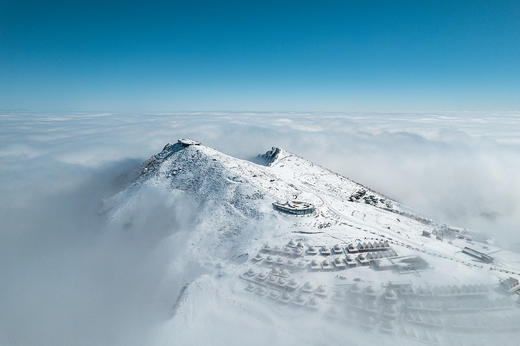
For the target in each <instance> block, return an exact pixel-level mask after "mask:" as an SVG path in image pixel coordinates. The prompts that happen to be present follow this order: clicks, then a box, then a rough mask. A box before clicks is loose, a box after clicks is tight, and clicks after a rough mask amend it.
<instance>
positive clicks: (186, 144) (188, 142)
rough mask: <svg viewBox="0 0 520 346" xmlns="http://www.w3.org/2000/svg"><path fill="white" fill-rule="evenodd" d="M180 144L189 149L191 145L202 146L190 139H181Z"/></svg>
mask: <svg viewBox="0 0 520 346" xmlns="http://www.w3.org/2000/svg"><path fill="white" fill-rule="evenodd" d="M178 143H179V144H181V145H182V146H183V147H189V146H190V145H200V142H197V141H194V140H192V139H188V138H181V139H179V140H178Z"/></svg>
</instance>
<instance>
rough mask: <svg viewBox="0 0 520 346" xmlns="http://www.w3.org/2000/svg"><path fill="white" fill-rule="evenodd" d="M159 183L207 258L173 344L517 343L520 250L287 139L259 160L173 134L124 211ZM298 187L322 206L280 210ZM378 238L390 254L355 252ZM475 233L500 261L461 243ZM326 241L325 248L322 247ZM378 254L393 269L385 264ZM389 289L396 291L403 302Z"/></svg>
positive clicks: (127, 196) (175, 323) (177, 311)
mask: <svg viewBox="0 0 520 346" xmlns="http://www.w3.org/2000/svg"><path fill="white" fill-rule="evenodd" d="M149 184H151V185H159V186H164V188H165V189H168V190H171V191H183V192H184V193H185V195H186V196H187V198H189V200H190V202H189V205H190V206H191V207H192V208H196V209H197V210H198V213H197V215H198V218H199V220H198V222H197V227H194V229H193V231H192V232H191V234H190V235H189V241H188V242H187V244H188V245H187V246H186V248H185V253H184V254H183V256H185V257H186V258H188V259H189V261H190V262H196V263H197V266H200V268H202V269H201V270H200V272H198V274H197V275H193V278H192V280H191V281H189V282H187V285H186V286H185V288H184V289H183V290H182V291H181V292H180V293H179V297H176V303H175V306H174V312H173V314H172V318H171V319H170V320H168V321H167V322H165V324H164V326H163V330H162V331H161V335H162V336H161V337H160V339H161V342H164V343H165V344H169V343H171V341H172V339H175V342H176V343H175V344H226V345H229V344H244V338H246V340H247V342H245V343H246V344H266V343H270V344H296V343H298V344H324V343H329V342H332V343H335V342H338V343H340V342H342V341H344V340H345V337H348V338H349V340H350V343H351V344H367V343H368V344H376V343H377V344H388V345H392V344H396V343H400V344H403V343H404V344H416V343H429V344H452V343H453V344H456V343H459V344H475V343H476V344H479V342H482V341H483V340H485V339H486V338H489V339H490V340H497V338H498V339H499V340H501V341H502V342H503V343H504V344H509V343H510V342H511V335H517V334H516V333H518V330H517V327H516V326H517V325H519V323H518V322H520V318H519V316H520V315H519V309H518V307H516V305H515V304H516V303H515V301H514V299H515V296H511V295H508V294H500V293H497V287H498V283H499V282H500V280H503V279H506V278H508V277H512V278H520V260H519V259H520V256H518V255H517V254H515V253H511V252H506V251H504V250H502V249H499V248H496V247H493V246H492V245H491V244H486V243H477V242H475V241H471V240H468V239H467V236H465V235H464V233H463V232H460V231H459V230H454V229H450V228H447V227H445V226H443V225H438V224H436V223H435V222H433V221H431V220H429V219H427V218H424V217H422V216H418V215H415V214H414V213H413V212H411V211H410V210H411V209H410V208H408V207H406V206H402V205H401V204H400V203H398V202H397V201H394V200H391V199H389V198H387V197H385V196H383V195H381V194H379V193H377V192H375V191H372V190H370V189H369V188H367V187H364V186H362V185H361V184H358V183H356V182H354V181H352V180H350V179H348V178H345V177H343V176H341V175H339V174H336V173H334V172H331V171H329V170H327V169H326V168H323V167H321V166H319V165H316V164H313V163H312V162H309V161H306V160H305V159H303V158H301V157H298V156H297V155H294V154H291V153H289V152H287V151H285V150H283V149H279V148H273V149H272V150H270V151H269V152H267V153H266V154H264V155H262V156H259V157H258V160H256V163H255V162H251V161H246V160H240V159H236V158H233V157H230V156H228V155H226V154H223V153H221V152H218V151H216V150H214V149H212V148H209V147H206V146H204V145H198V144H192V145H185V144H182V143H181V142H178V143H175V144H168V145H166V146H165V147H164V149H163V150H162V151H161V152H160V153H158V154H157V155H154V156H153V157H152V158H150V159H149V160H148V161H146V162H145V163H144V164H143V166H142V171H141V174H140V176H139V178H138V179H137V181H136V182H135V183H134V184H133V185H132V186H131V187H130V188H129V189H128V190H126V191H124V192H123V193H121V194H119V195H118V196H116V197H115V198H114V200H113V201H112V205H113V210H112V214H111V216H112V218H114V219H117V217H118V213H119V212H120V209H121V208H122V207H121V205H124V204H125V203H128V201H131V200H132V199H133V198H137V197H136V196H138V194H139V191H140V190H141V189H142V187H143V186H144V185H149ZM363 191H365V192H363ZM288 200H300V201H306V202H310V203H312V204H313V205H314V206H315V208H316V210H315V211H314V212H313V213H312V214H311V215H305V216H296V215H291V214H285V213H281V212H279V211H276V210H274V209H273V207H272V203H273V202H275V201H288ZM186 203H187V204H188V201H187V202H186ZM441 230H442V232H441ZM425 235H429V236H425ZM375 241H377V244H382V243H383V242H385V241H386V242H387V245H388V247H389V248H388V249H390V250H391V251H379V250H374V251H368V252H364V253H365V254H366V253H370V254H371V255H374V256H376V257H377V256H382V255H381V254H385V255H384V256H382V257H381V258H374V259H370V260H369V262H370V265H364V263H363V261H362V260H360V258H359V257H358V255H359V253H349V250H348V246H349V245H350V244H352V245H353V246H357V245H359V244H363V243H368V242H375ZM266 245H267V246H268V248H265V246H266ZM298 246H299V247H298ZM466 246H468V247H472V248H473V249H476V250H479V251H482V252H486V253H488V254H492V256H494V258H495V261H494V262H493V263H483V262H481V261H478V260H476V259H475V258H473V257H471V256H468V255H467V254H464V253H462V249H463V248H464V247H466ZM314 247H315V248H316V250H318V254H312V253H309V252H312V251H311V250H310V249H312V248H314ZM322 249H323V254H322V253H320V251H321V250H322ZM335 249H337V250H335ZM291 251H292V252H291ZM334 251H336V252H334ZM328 252H332V253H328ZM349 256H350V257H352V259H353V263H354V264H355V266H354V267H349V265H348V263H347V262H346V259H347V258H348V257H349ZM334 261H336V262H334ZM409 261H411V263H413V267H406V266H407V265H408V264H409V263H410V262H409ZM326 262H327V263H326ZM376 263H377V264H379V265H380V266H382V265H384V264H389V265H390V266H391V270H376ZM424 263H425V264H426V266H427V267H422V266H421V265H422V264H424ZM351 264H352V263H351ZM403 266H404V267H403ZM264 276H265V278H264ZM289 282H291V283H293V285H292V286H291V287H289ZM357 289H359V290H361V291H360V292H355V291H356V290H357ZM406 289H410V290H411V292H412V293H406V292H405V291H404V290H406ZM366 290H368V291H367V292H365V291H366ZM371 291H373V294H372V293H370V292H371ZM389 292H393V294H395V295H396V300H395V301H392V302H393V303H391V304H390V303H388V301H387V300H385V294H389ZM392 304H393V305H392ZM390 305H392V306H393V307H391V306H390ZM414 306H415V308H414ZM387 310H393V312H389V311H387ZM394 310H395V311H394ZM490 319H491V320H493V321H495V322H494V323H489V322H488V323H486V321H489V320H490ZM461 321H462V322H461ZM459 324H460V325H459ZM481 324H482V325H481ZM483 327H485V328H483ZM229 328H232V330H233V332H229ZM483 329H485V330H487V332H486V333H485V334H482V335H479V336H478V337H475V336H474V331H475V330H479V331H481V332H482V331H483ZM381 336H384V337H381ZM324 340H325V341H327V342H324Z"/></svg>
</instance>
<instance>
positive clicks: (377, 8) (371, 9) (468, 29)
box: [0, 0, 520, 111]
mask: <svg viewBox="0 0 520 346" xmlns="http://www.w3.org/2000/svg"><path fill="white" fill-rule="evenodd" d="M0 108H3V109H29V110H45V111H67V110H103V111H107V110H108V111H168V110H172V111H173V110H236V111H240V110H261V111H266V110H285V111H288V110H299V111H302V110H303V111H307V110H309V111H428V110H518V109H520V1H500V0H495V1H480V0H472V1H368V0H367V1H340V2H330V1H316V2H305V1H296V2H289V1H285V2H281V1H258V2H254V1H179V2H176V1H169V2H153V1H142V2H135V1H112V2H110V1H103V2H97V1H85V2H82V1H34V2H30V1H23V0H16V1H13V0H8V1H6V0H0Z"/></svg>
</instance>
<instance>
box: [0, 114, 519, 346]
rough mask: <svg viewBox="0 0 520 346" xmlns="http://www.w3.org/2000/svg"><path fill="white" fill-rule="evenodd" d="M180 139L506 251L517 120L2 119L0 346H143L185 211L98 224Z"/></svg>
mask: <svg viewBox="0 0 520 346" xmlns="http://www.w3.org/2000/svg"><path fill="white" fill-rule="evenodd" d="M180 137H190V138H194V139H197V140H199V141H201V142H203V143H204V144H205V145H208V146H211V147H214V148H215V149H217V150H220V151H222V152H225V153H227V154H230V155H232V156H236V157H240V158H244V159H249V158H253V157H254V156H255V155H257V154H259V153H262V152H265V151H267V150H268V149H270V147H271V146H279V147H282V148H285V149H287V150H289V151H292V152H294V153H296V154H298V155H300V156H302V157H305V158H307V159H309V160H311V161H314V162H317V163H319V164H321V165H323V166H325V167H327V168H330V169H332V170H333V171H337V172H339V173H341V174H343V175H345V176H347V177H350V178H352V179H353V180H355V181H358V182H360V183H363V184H364V185H367V186H370V187H372V188H374V189H375V190H377V191H379V192H381V193H383V194H386V195H388V196H389V197H392V198H394V199H397V200H399V201H401V202H402V203H404V204H406V205H408V206H410V207H411V208H412V209H414V210H416V211H417V212H419V213H421V214H423V215H426V216H428V217H431V218H433V219H435V220H438V221H440V222H443V223H447V224H450V225H454V226H460V227H466V228H468V229H470V230H473V231H479V232H483V233H485V234H487V235H488V236H490V237H493V238H494V239H495V240H496V242H498V243H499V244H501V245H502V246H505V247H508V248H511V249H515V248H516V249H518V248H519V247H520V246H519V245H518V244H520V234H519V233H518V225H520V198H519V197H518V196H520V174H518V172H520V113H496V114H491V113H476V112H457V113H424V114H381V113H377V114H376V113H374V114H366V113H359V114H354V113H349V114H339V113H326V114H322V113H228V112H214V113H193V112H192V113H163V114H109V113H99V114H91V113H74V114H70V113H68V114H35V113H23V112H4V113H0V221H1V226H0V263H2V264H1V265H0V277H1V278H2V284H1V285H0V307H1V308H0V345H153V344H154V341H153V340H155V337H156V334H157V333H156V332H157V328H159V327H158V326H160V325H161V324H162V323H163V321H165V320H167V319H168V318H170V317H171V307H172V305H173V304H174V303H175V299H176V295H177V293H178V292H179V291H180V289H181V287H182V285H183V283H185V282H187V281H189V279H190V278H189V276H192V275H197V273H198V268H196V264H192V263H189V260H188V261H187V260H186V256H181V255H182V251H183V250H182V249H183V243H184V242H186V241H187V239H188V237H186V236H185V235H186V234H187V233H188V232H189V231H190V229H191V228H192V227H194V225H195V224H196V223H197V222H198V221H197V215H196V213H195V212H194V210H196V208H195V207H194V205H193V203H195V202H193V201H191V200H190V198H189V196H185V195H183V194H182V193H181V192H178V193H166V189H163V188H161V187H160V186H149V187H147V188H145V189H143V191H142V192H141V194H140V196H139V198H137V199H134V200H132V203H129V205H125V206H124V208H122V209H121V210H120V212H119V213H120V215H119V218H118V220H117V222H111V223H108V224H107V222H106V217H107V213H106V210H105V202H106V201H107V200H109V199H110V198H111V197H112V196H114V195H115V194H117V193H118V192H119V191H121V190H123V189H124V188H125V187H127V186H128V185H129V184H130V182H131V181H132V179H133V177H134V174H135V169H136V167H138V165H139V164H140V163H141V162H142V161H143V160H145V159H146V158H148V157H149V156H151V155H152V154H154V153H156V152H159V151H160V150H161V149H162V147H163V146H164V144H166V143H168V142H174V141H176V140H177V138H180ZM199 221H200V220H199ZM130 223H131V224H132V225H133V226H132V227H131V228H129V227H128V224H130ZM186 268H190V270H186Z"/></svg>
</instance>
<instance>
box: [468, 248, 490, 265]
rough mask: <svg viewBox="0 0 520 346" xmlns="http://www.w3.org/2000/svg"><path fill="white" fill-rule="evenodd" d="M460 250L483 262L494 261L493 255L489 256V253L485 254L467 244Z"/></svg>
mask: <svg viewBox="0 0 520 346" xmlns="http://www.w3.org/2000/svg"><path fill="white" fill-rule="evenodd" d="M462 252H463V253H465V254H466V255H469V256H471V257H474V258H476V259H478V260H479V261H481V262H484V263H493V261H494V259H493V257H491V256H489V255H486V254H485V253H483V252H480V251H477V250H475V249H472V248H469V247H467V246H466V247H465V248H464V249H463V250H462Z"/></svg>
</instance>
